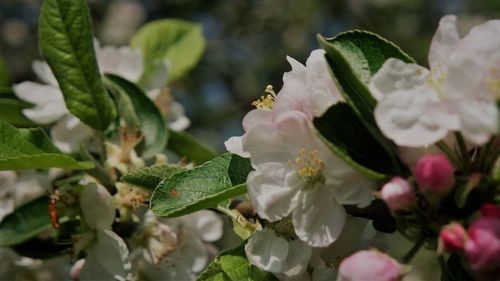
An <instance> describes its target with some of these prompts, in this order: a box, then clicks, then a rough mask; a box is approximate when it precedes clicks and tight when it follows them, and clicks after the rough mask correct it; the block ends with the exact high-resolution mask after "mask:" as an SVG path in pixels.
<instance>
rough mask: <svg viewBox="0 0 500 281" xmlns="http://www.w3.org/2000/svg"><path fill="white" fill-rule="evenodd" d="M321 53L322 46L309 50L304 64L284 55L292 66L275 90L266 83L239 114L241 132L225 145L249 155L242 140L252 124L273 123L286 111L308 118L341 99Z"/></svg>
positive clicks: (241, 153)
mask: <svg viewBox="0 0 500 281" xmlns="http://www.w3.org/2000/svg"><path fill="white" fill-rule="evenodd" d="M324 54H325V52H324V51H323V50H314V51H312V52H311V54H310V56H309V58H308V59H307V61H306V65H303V64H301V63H300V62H298V61H297V60H295V59H293V58H291V57H287V60H288V62H289V63H290V65H291V66H292V70H291V71H289V72H287V73H285V74H284V75H283V87H282V88H281V90H280V91H279V92H278V94H276V93H275V92H274V90H273V88H272V87H271V86H267V88H266V95H265V96H262V97H261V98H260V99H258V100H256V101H255V102H253V103H252V105H254V106H255V107H256V108H255V109H253V110H251V111H250V112H248V113H247V115H246V116H245V117H244V118H243V130H244V131H245V134H244V135H243V136H238V137H232V138H230V139H228V140H227V141H226V142H225V145H226V149H227V150H228V151H230V152H232V153H235V154H238V155H240V156H242V157H250V155H249V154H248V151H244V150H243V147H242V142H243V139H244V138H245V137H246V135H247V133H248V131H250V130H251V129H252V128H253V127H255V126H257V125H259V124H264V123H268V124H269V123H273V122H275V120H277V119H278V118H279V116H280V115H281V114H284V113H287V112H289V111H298V112H302V113H303V114H305V116H307V118H308V119H309V120H312V119H313V118H314V117H315V116H320V115H321V114H323V113H324V112H325V111H326V109H328V107H330V106H331V105H333V104H335V103H336V102H338V101H340V100H342V96H341V95H340V93H339V91H338V89H337V87H336V86H335V83H334V81H333V79H332V78H331V76H330V73H329V71H328V64H327V62H326V59H325V57H324Z"/></svg>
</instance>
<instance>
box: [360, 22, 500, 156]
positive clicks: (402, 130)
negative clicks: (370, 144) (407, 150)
mask: <svg viewBox="0 0 500 281" xmlns="http://www.w3.org/2000/svg"><path fill="white" fill-rule="evenodd" d="M499 32H500V21H498V20H493V21H488V22H486V23H483V24H481V25H478V26H476V27H474V28H473V29H472V30H471V31H470V32H469V34H467V35H466V36H465V37H463V38H460V37H459V35H458V32H457V29H456V17H455V16H445V17H443V18H442V19H441V21H440V24H439V28H438V30H437V31H436V33H435V35H434V38H433V40H432V44H431V47H430V51H429V65H430V71H429V70H427V69H426V68H424V67H422V66H419V65H416V64H411V63H405V62H403V61H400V60H397V59H394V58H391V59H388V60H387V61H386V62H385V63H384V65H383V66H382V67H381V69H380V70H379V71H378V72H377V73H376V74H375V75H374V76H373V78H372V81H371V83H370V90H371V92H372V95H373V96H374V97H375V98H376V99H377V100H378V104H377V107H376V109H375V119H376V121H377V124H378V126H379V127H380V129H381V130H382V132H383V133H384V134H385V135H386V136H387V137H389V138H390V139H392V140H393V141H394V142H396V144H398V145H400V146H410V147H422V146H429V145H432V144H434V143H436V142H438V141H439V140H441V139H443V138H444V137H445V136H446V135H447V134H448V132H450V131H458V132H461V133H462V134H463V135H464V137H465V138H466V139H467V140H468V141H470V142H471V143H473V144H476V145H481V144H484V143H485V142H487V141H488V139H489V138H490V136H491V135H492V134H495V133H496V132H498V109H497V106H496V99H497V98H498V97H499V93H500V69H499V67H500V40H498V38H497V36H494V35H492V34H498V33H499Z"/></svg>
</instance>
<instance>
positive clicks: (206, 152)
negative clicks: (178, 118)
mask: <svg viewBox="0 0 500 281" xmlns="http://www.w3.org/2000/svg"><path fill="white" fill-rule="evenodd" d="M167 148H168V149H170V150H171V151H173V152H175V153H176V154H177V155H179V156H180V157H185V158H187V159H188V160H191V161H193V162H195V163H196V164H203V163H205V162H207V161H208V160H210V159H213V158H214V157H216V156H217V153H216V152H215V151H214V150H213V149H211V148H210V147H208V146H207V145H205V144H203V143H201V142H200V141H198V140H197V139H195V138H194V137H193V136H191V135H190V134H188V133H186V132H176V131H172V130H170V138H169V140H168V145H167Z"/></svg>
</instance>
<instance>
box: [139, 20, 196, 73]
mask: <svg viewBox="0 0 500 281" xmlns="http://www.w3.org/2000/svg"><path fill="white" fill-rule="evenodd" d="M131 45H132V47H139V48H141V49H142V51H143V54H144V65H145V74H147V73H150V72H154V71H152V70H154V69H155V68H158V66H159V64H161V63H163V62H164V61H167V62H168V63H169V69H168V81H175V80H177V79H179V78H181V77H182V76H184V75H185V74H186V73H187V72H188V71H189V70H191V68H193V67H194V66H195V65H196V64H197V63H198V61H199V60H200V58H201V56H202V55H203V51H204V50H205V39H204V37H203V32H202V28H201V25H199V24H196V23H192V22H188V21H183V20H178V19H167V20H158V21H153V22H150V23H148V24H146V25H144V26H143V27H142V28H141V29H140V30H139V31H138V32H137V33H136V34H135V35H134V37H133V38H132V40H131ZM144 79H147V77H144V76H143V78H142V80H144Z"/></svg>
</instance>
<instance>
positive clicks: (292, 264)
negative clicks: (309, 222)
mask: <svg viewBox="0 0 500 281" xmlns="http://www.w3.org/2000/svg"><path fill="white" fill-rule="evenodd" d="M288 247H289V250H288V255H287V257H286V260H285V268H284V271H283V275H285V276H287V277H290V278H293V277H297V276H300V275H302V274H303V273H304V272H305V271H306V270H307V266H308V265H309V260H310V259H311V254H312V248H311V247H310V246H308V245H307V244H306V243H304V242H302V241H300V240H298V239H297V240H294V241H292V242H289V244H288Z"/></svg>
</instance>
